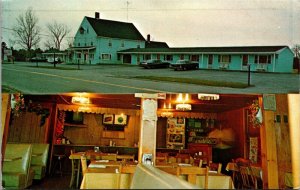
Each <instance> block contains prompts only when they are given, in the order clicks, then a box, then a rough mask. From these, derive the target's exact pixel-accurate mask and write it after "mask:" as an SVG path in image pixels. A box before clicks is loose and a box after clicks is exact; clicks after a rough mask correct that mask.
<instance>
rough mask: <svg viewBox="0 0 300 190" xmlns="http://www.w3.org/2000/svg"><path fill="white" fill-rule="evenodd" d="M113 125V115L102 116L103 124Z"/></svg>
mask: <svg viewBox="0 0 300 190" xmlns="http://www.w3.org/2000/svg"><path fill="white" fill-rule="evenodd" d="M113 123H114V115H113V114H103V124H105V125H112V124H113Z"/></svg>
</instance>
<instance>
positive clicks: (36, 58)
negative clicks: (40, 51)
mask: <svg viewBox="0 0 300 190" xmlns="http://www.w3.org/2000/svg"><path fill="white" fill-rule="evenodd" d="M30 61H31V62H47V59H46V58H42V57H33V58H31V59H30Z"/></svg>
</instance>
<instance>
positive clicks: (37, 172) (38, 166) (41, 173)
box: [30, 144, 49, 180]
mask: <svg viewBox="0 0 300 190" xmlns="http://www.w3.org/2000/svg"><path fill="white" fill-rule="evenodd" d="M48 152H49V144H32V157H31V166H30V168H31V169H32V170H33V171H34V177H33V179H37V180H41V179H43V178H44V177H45V175H46V167H47V159H48Z"/></svg>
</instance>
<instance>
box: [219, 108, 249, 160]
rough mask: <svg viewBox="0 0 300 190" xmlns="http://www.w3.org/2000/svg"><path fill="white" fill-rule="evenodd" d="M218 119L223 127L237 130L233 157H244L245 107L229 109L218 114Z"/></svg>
mask: <svg viewBox="0 0 300 190" xmlns="http://www.w3.org/2000/svg"><path fill="white" fill-rule="evenodd" d="M218 121H219V122H221V124H222V127H224V128H232V129H233V131H234V132H235V146H234V147H233V149H232V153H233V155H232V157H233V158H237V157H244V154H245V147H244V145H245V143H246V135H245V112H244V110H243V109H238V110H232V111H227V112H223V113H220V114H218Z"/></svg>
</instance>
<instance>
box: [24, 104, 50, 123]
mask: <svg viewBox="0 0 300 190" xmlns="http://www.w3.org/2000/svg"><path fill="white" fill-rule="evenodd" d="M29 104H30V106H28V111H29V112H35V113H36V114H37V115H40V116H41V120H40V127H42V126H43V125H44V124H45V122H46V119H47V118H48V117H49V115H50V111H49V109H48V108H43V107H42V105H41V104H37V105H34V106H33V105H32V102H31V101H30V103H29Z"/></svg>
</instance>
